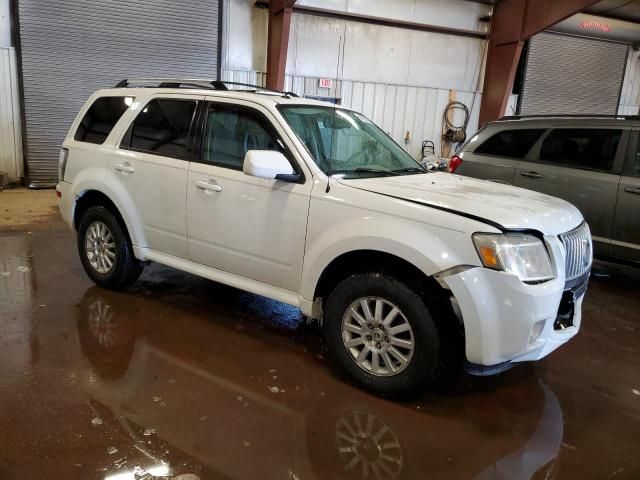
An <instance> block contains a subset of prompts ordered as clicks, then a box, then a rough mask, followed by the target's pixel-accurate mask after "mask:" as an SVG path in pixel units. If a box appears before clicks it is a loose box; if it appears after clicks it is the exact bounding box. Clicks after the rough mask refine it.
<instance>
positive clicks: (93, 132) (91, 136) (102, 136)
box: [73, 97, 133, 144]
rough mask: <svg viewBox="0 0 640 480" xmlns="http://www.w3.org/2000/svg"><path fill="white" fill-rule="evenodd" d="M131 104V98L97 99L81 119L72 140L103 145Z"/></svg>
mask: <svg viewBox="0 0 640 480" xmlns="http://www.w3.org/2000/svg"><path fill="white" fill-rule="evenodd" d="M132 103H133V97H100V98H98V99H97V100H96V101H95V102H93V104H92V105H91V107H89V110H87V113H85V114H84V117H82V121H81V122H80V125H79V126H78V129H77V130H76V134H75V135H74V137H73V139H74V140H76V141H77V142H87V143H95V144H102V143H104V141H105V140H106V139H107V137H108V136H109V134H110V133H111V130H113V127H115V125H116V123H118V120H120V117H122V114H123V113H124V112H126V111H127V109H128V108H129V105H131V104H132Z"/></svg>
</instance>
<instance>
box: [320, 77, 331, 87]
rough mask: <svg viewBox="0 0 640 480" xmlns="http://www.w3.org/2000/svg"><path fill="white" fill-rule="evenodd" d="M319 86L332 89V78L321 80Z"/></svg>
mask: <svg viewBox="0 0 640 480" xmlns="http://www.w3.org/2000/svg"><path fill="white" fill-rule="evenodd" d="M318 86H319V87H320V88H331V79H330V78H321V79H320V80H319V82H318Z"/></svg>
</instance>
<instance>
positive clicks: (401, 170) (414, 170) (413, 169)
mask: <svg viewBox="0 0 640 480" xmlns="http://www.w3.org/2000/svg"><path fill="white" fill-rule="evenodd" d="M392 172H393V173H429V170H427V169H426V168H422V167H406V168H396V169H394V170H392Z"/></svg>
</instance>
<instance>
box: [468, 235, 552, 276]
mask: <svg viewBox="0 0 640 480" xmlns="http://www.w3.org/2000/svg"><path fill="white" fill-rule="evenodd" d="M473 244H474V245H475V247H476V250H477V251H478V255H479V256H480V260H481V261H482V264H483V265H484V266H485V267H487V268H492V269H494V270H502V271H504V272H508V273H512V274H514V275H517V276H518V278H520V280H522V281H523V282H539V281H543V280H550V279H552V278H553V271H552V269H551V260H550V259H549V254H548V253H547V249H546V248H545V247H544V244H543V243H542V241H541V240H540V239H539V238H536V237H534V236H533V235H526V234H523V233H498V234H494V233H476V234H474V235H473Z"/></svg>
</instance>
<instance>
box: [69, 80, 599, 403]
mask: <svg viewBox="0 0 640 480" xmlns="http://www.w3.org/2000/svg"><path fill="white" fill-rule="evenodd" d="M59 167H60V168H59V170H60V171H59V176H60V182H59V184H58V186H57V195H58V197H59V204H60V211H61V212H62V216H63V217H64V219H65V220H66V222H67V223H68V224H69V225H70V226H71V228H72V229H73V230H74V231H75V232H77V245H78V252H79V254H80V258H81V261H82V264H83V266H84V268H85V270H86V272H87V274H88V275H89V276H90V277H91V278H92V279H93V281H95V282H96V283H97V284H98V285H101V286H103V287H106V288H112V289H120V288H124V287H125V286H127V285H128V284H130V283H132V282H134V281H135V280H136V279H137V277H138V276H139V275H140V272H141V271H142V268H143V266H144V265H145V264H146V263H148V262H150V261H153V262H158V263H161V264H164V265H168V266H170V267H173V268H177V269H180V270H183V271H185V272H190V273H192V274H195V275H199V276H202V277H206V278H208V279H211V280H214V281H216V282H220V283H224V284H227V285H231V286H233V287H236V288H239V289H242V290H246V291H249V292H253V293H255V294H259V295H264V296H267V297H270V298H273V299H276V300H278V301H281V302H285V303H288V304H291V305H295V306H297V307H299V308H300V309H301V310H302V312H303V314H304V315H306V316H308V317H310V318H313V319H322V325H323V327H322V328H323V334H324V338H325V343H326V346H327V350H328V354H329V357H330V359H331V360H332V362H333V363H334V364H335V365H336V366H337V368H339V369H340V370H341V371H342V372H343V373H344V374H346V376H347V377H349V378H350V379H351V380H352V381H353V382H355V383H356V384H358V385H360V386H361V387H363V388H366V389H368V390H370V391H373V392H375V393H378V394H381V395H386V396H395V397H398V396H407V395H411V394H415V393H416V392H418V391H419V390H421V389H423V388H425V387H426V386H428V385H429V384H432V383H433V382H434V381H435V380H437V379H438V378H441V377H442V376H443V375H445V372H447V371H448V370H449V369H448V368H446V367H449V366H451V365H454V364H456V362H461V361H464V362H465V364H466V366H467V370H468V371H470V372H472V373H477V374H487V373H493V372H498V371H502V370H504V369H505V368H507V367H509V366H510V365H512V364H513V363H515V362H523V361H531V360H537V359H540V358H542V357H544V356H546V355H547V354H549V353H550V352H552V351H553V350H555V349H556V348H557V347H559V346H560V345H562V344H563V343H565V342H567V341H568V340H569V339H570V338H572V337H573V336H574V335H576V333H577V332H578V329H579V328H580V318H581V304H582V301H583V298H584V294H585V291H586V287H587V281H588V278H589V272H590V269H591V262H592V243H591V235H590V233H589V228H588V226H587V225H586V223H585V222H584V220H583V218H582V215H581V214H580V212H579V211H578V210H577V209H576V208H575V207H573V206H572V205H570V204H569V203H567V202H565V201H563V200H560V199H557V198H554V197H550V196H546V195H543V194H540V193H535V192H532V191H529V190H524V189H521V188H517V187H512V186H508V185H501V184H496V183H493V182H488V181H484V180H476V179H472V178H465V177H460V176H457V175H451V174H448V173H429V172H427V171H425V170H424V169H423V168H422V167H421V166H420V165H419V164H418V163H417V162H416V161H415V160H413V159H412V158H411V157H410V156H409V155H408V154H407V153H406V152H405V151H404V150H403V149H402V148H401V147H400V146H399V145H397V144H396V143H394V141H393V140H391V138H389V137H388V136H387V135H386V134H385V133H384V132H383V131H382V130H381V129H380V128H378V127H377V126H376V125H375V124H374V123H373V122H371V121H370V120H369V119H367V118H366V117H365V116H363V115H361V114H360V113H358V112H355V111H353V110H350V109H347V108H342V107H336V106H332V105H329V104H326V103H322V102H318V101H311V100H306V99H300V98H297V97H296V96H295V95H293V94H290V93H281V92H273V91H266V90H263V89H259V88H255V89H252V90H247V91H238V86H237V85H234V86H231V85H229V83H224V82H206V81H203V80H176V79H145V80H135V81H122V82H120V84H118V85H117V86H116V87H115V88H113V89H106V90H101V91H98V92H97V93H95V94H94V95H93V96H92V97H91V98H90V99H89V100H88V101H87V103H86V105H85V106H84V107H83V108H82V110H81V111H80V113H79V114H78V116H77V118H76V120H75V121H74V123H73V125H72V126H71V129H70V132H69V134H68V136H67V138H66V139H65V141H64V144H63V148H62V150H61V152H60V165H59Z"/></svg>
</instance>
